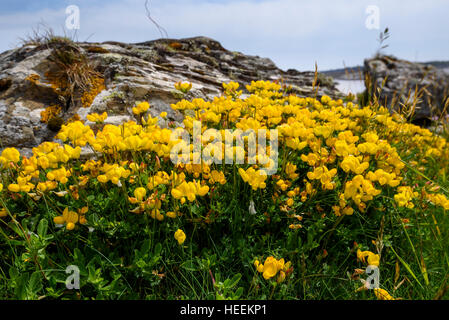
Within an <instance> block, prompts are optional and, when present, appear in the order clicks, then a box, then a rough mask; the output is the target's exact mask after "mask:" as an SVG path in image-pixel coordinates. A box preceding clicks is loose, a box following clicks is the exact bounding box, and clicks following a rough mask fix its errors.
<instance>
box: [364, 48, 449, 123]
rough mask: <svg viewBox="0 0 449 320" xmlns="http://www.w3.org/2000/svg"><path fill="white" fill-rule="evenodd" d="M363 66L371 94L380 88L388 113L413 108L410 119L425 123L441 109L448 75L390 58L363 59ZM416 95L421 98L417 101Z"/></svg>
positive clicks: (445, 95)
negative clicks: (369, 81) (413, 112)
mask: <svg viewBox="0 0 449 320" xmlns="http://www.w3.org/2000/svg"><path fill="white" fill-rule="evenodd" d="M364 64H365V74H367V75H369V77H370V78H371V85H372V87H371V89H372V92H376V91H375V90H377V89H376V88H381V89H382V91H381V94H380V101H381V102H382V104H383V105H385V106H388V108H389V109H390V110H391V111H393V110H397V108H398V107H399V106H400V105H408V106H413V105H415V106H416V109H415V114H414V116H413V120H414V121H415V122H416V123H428V121H429V119H430V118H431V117H432V116H434V115H436V114H439V112H441V110H442V109H443V108H444V102H445V99H446V97H447V96H448V94H449V75H448V74H447V73H446V72H444V71H443V70H440V69H437V68H435V67H433V66H431V65H425V64H420V63H413V62H410V61H406V60H400V59H397V58H395V57H392V56H376V57H374V58H371V59H366V60H365V63H364ZM384 79H386V80H385V83H384V85H383V86H382V83H383V82H384ZM415 94H417V95H420V97H419V99H418V100H417V101H415V99H414V97H415ZM415 102H416V104H415Z"/></svg>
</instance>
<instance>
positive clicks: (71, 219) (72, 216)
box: [53, 207, 87, 231]
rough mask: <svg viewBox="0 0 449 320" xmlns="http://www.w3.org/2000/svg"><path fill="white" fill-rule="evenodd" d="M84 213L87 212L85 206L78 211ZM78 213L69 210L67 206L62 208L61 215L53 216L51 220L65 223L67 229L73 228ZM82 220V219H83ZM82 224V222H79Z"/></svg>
mask: <svg viewBox="0 0 449 320" xmlns="http://www.w3.org/2000/svg"><path fill="white" fill-rule="evenodd" d="M82 212H84V213H86V212H87V207H86V209H84V208H83V209H81V210H80V213H82ZM79 217H80V216H79V215H78V213H76V212H73V211H69V209H68V208H65V209H64V212H63V213H62V215H61V216H57V217H54V218H53V222H54V223H55V224H65V225H66V229H67V230H69V231H70V230H73V229H74V228H75V224H76V223H78V222H79ZM83 222H84V221H83ZM81 224H83V223H81Z"/></svg>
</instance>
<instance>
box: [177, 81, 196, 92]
mask: <svg viewBox="0 0 449 320" xmlns="http://www.w3.org/2000/svg"><path fill="white" fill-rule="evenodd" d="M175 89H176V90H179V91H181V92H183V93H187V92H189V91H190V89H192V84H191V83H187V82H185V83H183V82H181V81H180V82H176V83H175Z"/></svg>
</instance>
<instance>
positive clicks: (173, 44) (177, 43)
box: [168, 42, 182, 50]
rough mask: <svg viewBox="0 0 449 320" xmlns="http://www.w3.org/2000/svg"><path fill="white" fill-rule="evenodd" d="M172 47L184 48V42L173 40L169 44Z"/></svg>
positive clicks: (176, 48)
mask: <svg viewBox="0 0 449 320" xmlns="http://www.w3.org/2000/svg"><path fill="white" fill-rule="evenodd" d="M168 46H169V47H170V48H172V49H175V50H180V49H182V43H179V42H171V43H169V45H168Z"/></svg>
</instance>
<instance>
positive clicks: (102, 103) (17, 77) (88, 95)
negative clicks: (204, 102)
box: [0, 37, 342, 148]
mask: <svg viewBox="0 0 449 320" xmlns="http://www.w3.org/2000/svg"><path fill="white" fill-rule="evenodd" d="M76 55H80V56H82V58H78V57H76ZM82 63H85V64H86V65H88V66H89V68H91V69H92V70H91V71H92V72H91V75H92V74H97V75H98V79H100V80H101V83H97V84H96V85H95V88H83V86H82V85H79V83H78V86H79V88H78V91H77V92H75V91H76V90H75V89H77V88H76V84H77V81H80V80H79V79H78V80H77V79H76V76H77V75H76V74H75V76H73V74H72V75H71V76H70V77H68V79H69V80H67V79H66V80H65V84H64V85H61V83H59V82H61V81H60V80H61V79H58V77H57V75H58V68H60V67H61V64H62V65H64V68H66V69H67V70H68V71H67V72H72V73H76V72H79V71H76V70H81V71H82V72H84V71H83V70H84V69H83V68H84V67H83V65H82ZM76 68H78V69H76ZM72 69H73V70H75V71H73V70H72ZM59 71H60V70H59ZM64 72H65V71H64ZM314 76H315V74H314V73H313V72H299V71H296V70H288V71H282V70H280V69H279V68H277V67H276V65H275V64H274V63H273V62H272V61H271V60H270V59H267V58H260V57H258V56H248V55H244V54H242V53H239V52H232V51H229V50H226V49H224V48H223V47H222V46H221V44H220V43H219V42H217V41H214V40H212V39H209V38H205V37H196V38H188V39H181V40H170V39H161V40H155V41H148V42H144V43H137V44H126V43H118V42H104V43H71V42H69V41H67V40H61V39H60V40H58V39H56V40H53V41H49V42H48V41H47V42H46V43H45V44H39V43H37V44H27V45H24V46H22V47H21V48H17V49H14V50H10V51H7V52H4V53H2V54H1V55H0V148H1V147H8V146H14V147H18V148H31V147H33V146H36V145H38V144H40V143H41V142H43V141H47V140H51V139H53V137H54V135H55V134H56V131H57V128H58V125H57V124H56V125H54V124H53V125H51V123H46V122H45V121H44V122H43V119H42V115H41V112H42V111H44V110H46V108H47V107H49V106H54V108H55V109H58V112H59V115H58V117H59V118H60V119H59V120H60V122H66V121H69V118H72V117H73V116H76V117H79V118H80V119H81V120H86V115H87V114H89V113H93V112H97V113H102V112H104V111H107V112H108V114H109V117H108V119H107V122H109V123H121V122H123V121H127V120H129V119H133V114H132V112H131V108H132V107H133V106H134V105H135V103H136V102H138V101H148V102H149V103H150V105H151V106H152V108H151V112H152V115H153V116H155V115H156V114H159V113H160V112H162V111H166V112H167V113H168V117H169V119H171V120H174V121H181V120H182V118H181V115H180V114H177V113H176V112H174V111H173V110H172V109H171V108H170V104H171V103H175V102H177V101H179V99H180V98H181V97H182V96H180V94H181V93H180V92H177V91H175V90H174V84H175V83H176V82H178V81H183V82H191V83H192V84H193V88H192V90H191V91H190V92H189V93H187V94H186V95H185V98H189V99H191V98H203V99H212V98H213V97H214V96H217V95H220V94H221V93H222V83H223V82H229V81H236V82H239V83H240V84H241V86H242V87H244V85H245V84H248V83H250V82H251V81H252V80H280V81H283V83H285V84H287V85H291V86H292V90H293V91H294V92H295V93H297V94H298V95H302V96H311V95H314V94H315V91H314V87H313V82H314ZM81 80H82V79H81ZM74 83H75V84H74ZM81 83H82V82H81ZM318 84H319V86H318V91H317V96H322V95H325V94H326V95H329V96H331V97H334V98H336V97H342V94H341V93H340V92H339V91H338V90H337V89H336V88H335V86H334V85H333V82H332V78H330V77H326V76H324V75H322V74H319V77H318ZM61 86H63V87H64V88H60V87H61ZM91 87H92V86H91ZM74 88H75V89H74ZM69 89H70V90H71V93H70V94H68V93H67V91H68V90H69ZM72 89H73V90H72ZM82 89H83V90H84V92H81V91H83V90H82ZM243 89H244V88H243ZM89 90H90V92H86V91H89ZM74 92H75V93H76V94H74ZM83 105H84V106H83ZM59 125H60V124H59Z"/></svg>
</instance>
